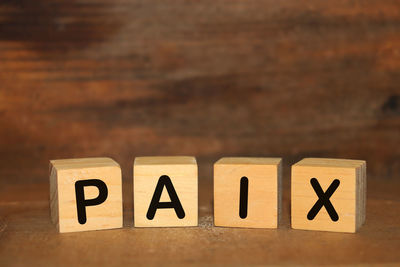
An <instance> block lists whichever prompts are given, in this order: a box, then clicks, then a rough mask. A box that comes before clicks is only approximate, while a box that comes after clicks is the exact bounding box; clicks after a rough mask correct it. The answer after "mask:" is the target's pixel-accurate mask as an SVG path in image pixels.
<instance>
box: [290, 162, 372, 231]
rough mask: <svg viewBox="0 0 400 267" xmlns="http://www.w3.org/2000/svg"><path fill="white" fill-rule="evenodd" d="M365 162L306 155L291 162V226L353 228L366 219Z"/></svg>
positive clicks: (327, 229)
mask: <svg viewBox="0 0 400 267" xmlns="http://www.w3.org/2000/svg"><path fill="white" fill-rule="evenodd" d="M366 187H367V180H366V162H365V161H363V160H347V159H325V158H305V159H303V160H301V161H299V162H298V163H296V164H294V165H293V166H292V228H294V229H304V230H320V231H333V232H348V233H354V232H356V231H357V230H358V229H359V228H360V227H361V225H362V224H363V223H364V221H365V206H366Z"/></svg>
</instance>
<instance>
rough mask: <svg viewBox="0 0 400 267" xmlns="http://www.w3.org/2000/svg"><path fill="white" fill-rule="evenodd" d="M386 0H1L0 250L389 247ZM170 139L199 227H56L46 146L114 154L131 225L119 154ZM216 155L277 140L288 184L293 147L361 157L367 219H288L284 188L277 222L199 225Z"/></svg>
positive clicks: (309, 255) (210, 251) (194, 252)
mask: <svg viewBox="0 0 400 267" xmlns="http://www.w3.org/2000/svg"><path fill="white" fill-rule="evenodd" d="M398 10H399V2H398V1H397V0H386V1H380V0H365V1H352V0H338V1H334V2H332V1H317V0H309V1H304V0H287V1H272V0H259V1H240V0H232V1H226V0H213V1H211V0H205V1H182V0H178V1H170V0H163V1H160V0H158V1H155V0H149V1H137V0H113V1H112V0H36V1H28V0H18V1H12V0H3V1H1V2H0V200H1V202H0V261H1V264H0V265H6V266H7V265H19V266H26V265H27V264H28V263H29V264H31V265H32V264H35V263H36V264H35V265H38V266H39V265H40V266H44V265H52V266H54V265H66V266H72V265H79V263H80V264H81V265H99V264H101V263H103V262H106V263H109V265H112V264H113V263H114V264H115V265H124V263H125V264H131V263H138V264H142V265H144V264H146V263H161V264H165V261H170V262H171V263H175V262H176V261H177V258H176V255H177V251H178V250H179V251H180V253H181V254H180V255H183V257H181V258H180V260H181V264H186V263H196V262H204V261H207V262H210V263H216V264H224V263H231V264H241V263H247V264H251V263H254V264H263V263H271V264H276V263H289V264H290V263H292V264H296V263H298V264H299V263H304V264H307V263H315V264H329V263H343V264H345V263H347V264H356V263H367V264H377V263H398V262H399V261H400V259H399V253H398V240H399V238H400V235H399V231H398V225H399V224H400V221H399V216H398V214H400V212H399V208H398V207H399V205H400V202H399V197H398V193H397V192H398V189H399V187H400V184H399V183H398V180H399V179H398V178H399V176H398V174H399V173H400V162H399V160H398V159H399V158H400V150H399V149H397V147H398V144H399V143H400V135H399V134H398V133H399V131H400V90H399V84H400V53H399V51H400V37H399V32H400V14H399V12H398ZM185 154H186V155H195V156H196V158H197V160H198V164H199V168H200V169H199V201H200V207H199V209H200V210H199V211H200V225H202V227H201V228H199V229H189V228H185V229H168V230H167V231H166V232H165V231H164V232H160V231H158V229H131V228H124V229H121V230H115V231H114V230H113V231H101V232H92V233H89V232H88V233H81V234H79V236H78V235H77V234H67V235H65V236H64V235H63V237H60V235H56V232H55V229H54V226H52V225H51V223H50V219H49V214H48V213H49V207H48V198H49V196H48V192H49V184H48V172H47V168H48V161H49V160H50V159H54V158H76V157H99V156H107V157H112V158H114V159H115V160H116V161H117V162H118V163H120V164H121V167H122V171H123V180H124V183H125V184H124V187H123V197H124V208H125V212H127V213H126V215H125V216H124V217H125V225H132V222H131V221H132V219H131V218H132V214H130V213H129V212H131V211H132V162H133V159H134V157H136V156H145V155H147V156H153V155H185ZM223 156H251V157H257V156H258V157H282V158H283V159H284V161H283V163H284V165H283V173H284V183H285V182H286V184H287V189H286V190H288V187H289V186H288V185H289V180H290V176H285V174H289V173H290V168H289V166H290V165H291V164H293V163H295V162H297V161H299V160H300V159H302V158H304V157H336V158H355V159H357V158H360V159H365V160H367V162H368V177H369V178H372V185H371V182H370V180H369V181H368V182H369V183H368V184H369V185H371V186H369V190H368V201H367V202H368V203H367V215H368V217H367V220H366V225H365V226H364V227H362V228H361V229H360V232H359V233H357V234H355V235H344V236H343V234H335V233H313V232H306V231H294V230H293V231H289V230H288V229H287V228H288V227H289V204H288V203H289V202H288V201H289V198H288V193H287V192H288V191H286V195H285V194H284V203H286V204H284V206H283V207H284V209H283V214H284V220H283V222H282V226H281V227H280V228H279V229H278V230H257V229H251V230H250V229H223V228H219V229H215V228H210V227H209V226H208V225H210V223H209V221H210V220H211V218H212V211H211V207H212V204H211V201H212V197H211V195H210V194H212V164H213V163H214V162H215V161H216V160H217V159H219V158H221V157H223ZM125 185H126V186H125ZM141 230H142V231H141ZM144 230H146V231H144ZM149 230H150V231H149ZM163 230H165V229H163ZM182 231H183V232H182ZM178 236H179V237H180V238H179V239H178V238H177V237H178ZM81 237H82V238H81ZM161 237H162V238H161ZM26 238H29V241H30V242H31V245H30V246H26V245H25V244H26ZM83 240H86V242H83ZM172 242H178V243H177V246H171V243H172ZM156 244H157V245H156ZM304 244H308V245H307V246H304ZM89 247H92V248H94V249H88V248H89ZM193 248H196V249H193ZM81 251H84V252H85V253H84V255H85V257H84V258H81V255H82V254H81V253H80V252H81ZM160 251H162V253H163V254H162V256H163V261H160V259H159V258H157V257H156V255H159V254H160ZM22 252H23V253H22ZM328 252H329V253H328ZM333 252H335V253H333ZM99 255H100V256H99ZM289 255H290V257H289ZM116 259H118V261H117V260H116Z"/></svg>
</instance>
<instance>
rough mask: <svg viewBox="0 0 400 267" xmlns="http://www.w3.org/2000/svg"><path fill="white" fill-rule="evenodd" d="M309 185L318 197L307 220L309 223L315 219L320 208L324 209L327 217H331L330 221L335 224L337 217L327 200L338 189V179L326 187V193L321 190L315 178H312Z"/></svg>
mask: <svg viewBox="0 0 400 267" xmlns="http://www.w3.org/2000/svg"><path fill="white" fill-rule="evenodd" d="M310 183H311V185H312V187H313V188H314V191H315V193H317V195H318V198H319V199H318V201H317V202H316V203H315V204H314V206H313V207H312V208H311V210H310V211H309V212H308V214H307V219H309V220H310V221H311V220H313V219H314V218H315V216H316V215H317V213H318V212H319V211H320V209H321V208H322V206H324V207H325V209H326V211H327V212H328V214H329V216H330V217H331V219H332V221H334V222H336V221H337V220H339V215H338V214H337V212H336V210H335V208H334V207H333V205H332V203H331V201H330V200H329V198H330V197H331V196H332V194H333V193H334V192H335V191H336V189H337V188H338V187H339V184H340V181H339V180H338V179H335V180H333V182H332V183H331V185H330V186H329V187H328V189H327V190H326V192H325V193H324V191H323V190H322V188H321V186H320V185H319V183H318V180H317V179H316V178H312V179H311V180H310Z"/></svg>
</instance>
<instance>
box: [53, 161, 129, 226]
mask: <svg viewBox="0 0 400 267" xmlns="http://www.w3.org/2000/svg"><path fill="white" fill-rule="evenodd" d="M50 211H51V219H52V221H53V222H54V223H55V224H56V225H57V228H58V230H59V232H60V233H63V232H78V231H88V230H101V229H111V228H120V227H122V219H123V218H122V179H121V168H120V167H119V165H118V163H117V162H115V161H114V160H112V159H110V158H81V159H61V160H51V161H50Z"/></svg>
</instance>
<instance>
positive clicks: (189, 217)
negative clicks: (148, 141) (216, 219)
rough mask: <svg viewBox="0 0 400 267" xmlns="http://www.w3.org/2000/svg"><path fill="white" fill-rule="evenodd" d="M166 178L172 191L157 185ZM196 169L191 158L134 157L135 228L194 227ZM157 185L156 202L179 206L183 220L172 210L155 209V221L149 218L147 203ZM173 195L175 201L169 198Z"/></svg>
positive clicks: (150, 199) (197, 197)
mask: <svg viewBox="0 0 400 267" xmlns="http://www.w3.org/2000/svg"><path fill="white" fill-rule="evenodd" d="M165 176H166V177H168V179H169V181H170V182H171V185H172V187H173V188H169V187H168V186H167V185H166V184H165V183H162V182H160V181H161V179H162V177H165ZM198 184H199V183H198V167H197V162H196V159H195V158H194V157H187V156H173V157H168V156H164V157H137V158H135V162H134V166H133V199H134V201H133V204H134V207H133V213H134V221H135V227H181V226H197V225H198V224H199V222H198V213H199V212H198V211H199V200H198V199H199V193H198V191H199V186H198ZM158 185H160V186H162V187H161V194H160V196H159V198H157V197H156V198H155V199H156V202H155V203H158V202H172V203H178V202H179V204H180V206H181V207H182V209H183V217H182V218H181V217H179V216H178V211H177V210H176V209H175V208H159V209H156V211H155V214H154V217H153V218H150V219H149V218H148V216H147V214H148V211H149V209H150V205H151V204H150V203H151V202H152V199H153V198H154V196H156V193H155V192H156V187H157V186H158ZM172 190H174V191H175V193H176V197H177V199H173V198H172V197H171V194H172Z"/></svg>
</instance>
